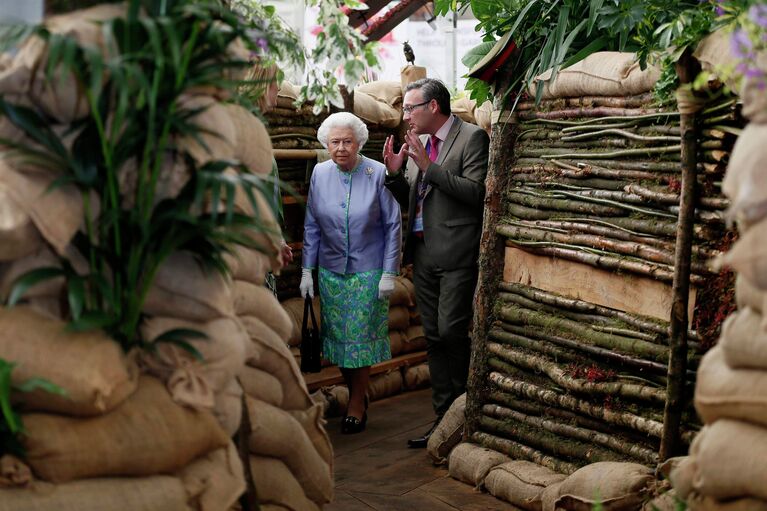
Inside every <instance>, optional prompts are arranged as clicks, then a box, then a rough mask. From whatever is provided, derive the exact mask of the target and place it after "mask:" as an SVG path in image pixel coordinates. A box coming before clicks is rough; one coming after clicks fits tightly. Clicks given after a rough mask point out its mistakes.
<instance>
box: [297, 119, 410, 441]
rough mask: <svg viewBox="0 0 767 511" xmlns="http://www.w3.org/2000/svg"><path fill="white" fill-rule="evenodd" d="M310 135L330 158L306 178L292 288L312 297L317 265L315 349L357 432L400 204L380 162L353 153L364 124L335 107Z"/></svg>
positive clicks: (345, 427) (347, 423)
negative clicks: (298, 273) (331, 372)
mask: <svg viewBox="0 0 767 511" xmlns="http://www.w3.org/2000/svg"><path fill="white" fill-rule="evenodd" d="M317 138H318V139H319V141H320V143H321V144H322V145H323V146H324V147H325V148H326V149H327V150H328V152H329V153H330V158H331V159H330V160H328V161H325V162H322V163H318V164H317V165H316V166H315V167H314V172H313V173H312V178H311V183H310V185H309V197H308V199H307V205H306V220H305V222H304V246H303V269H302V277H301V284H300V289H301V296H303V297H306V296H310V297H313V296H314V291H313V289H314V281H313V278H312V270H315V269H317V270H318V280H319V291H320V307H321V311H322V312H321V317H322V331H321V336H322V340H323V356H324V357H325V358H326V359H327V360H329V361H330V362H332V363H334V364H337V365H338V367H339V368H340V369H341V373H342V374H343V376H344V380H346V384H347V385H348V387H349V406H348V408H347V412H346V415H345V416H344V418H343V422H342V423H341V432H342V433H358V432H360V431H362V430H364V429H365V424H366V422H367V403H368V400H367V396H366V394H367V387H368V380H369V376H370V366H371V365H373V364H375V363H378V362H381V361H384V360H387V359H389V358H391V350H390V347H389V335H388V312H389V298H388V297H389V295H390V294H391V292H392V291H393V290H394V277H395V276H396V275H397V273H398V271H399V264H400V244H401V239H402V237H401V233H400V230H401V225H400V224H401V219H400V208H399V204H398V203H397V201H396V200H395V199H394V196H393V195H392V194H391V192H389V190H388V189H387V188H386V187H385V186H384V179H385V174H386V168H385V167H384V165H383V164H381V163H379V162H377V161H374V160H371V159H370V158H367V157H365V156H362V155H361V154H360V153H359V151H360V149H362V146H364V145H365V142H367V139H368V130H367V127H366V126H365V123H363V122H362V121H361V120H360V119H359V118H357V117H356V116H354V115H353V114H351V113H348V112H339V113H335V114H332V115H330V116H329V117H328V118H327V119H326V120H325V121H324V122H323V123H322V125H321V126H320V127H319V129H318V130H317Z"/></svg>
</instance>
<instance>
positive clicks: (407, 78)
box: [399, 65, 426, 97]
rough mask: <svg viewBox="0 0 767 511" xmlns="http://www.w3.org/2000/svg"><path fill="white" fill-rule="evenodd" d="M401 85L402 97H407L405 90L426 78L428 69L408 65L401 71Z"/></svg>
mask: <svg viewBox="0 0 767 511" xmlns="http://www.w3.org/2000/svg"><path fill="white" fill-rule="evenodd" d="M399 75H400V85H401V86H402V96H403V97H404V95H405V88H406V87H407V86H408V85H409V84H411V83H413V82H416V81H418V80H420V79H421V78H426V68H425V67H423V66H413V65H407V66H405V67H403V68H402V69H400V70H399Z"/></svg>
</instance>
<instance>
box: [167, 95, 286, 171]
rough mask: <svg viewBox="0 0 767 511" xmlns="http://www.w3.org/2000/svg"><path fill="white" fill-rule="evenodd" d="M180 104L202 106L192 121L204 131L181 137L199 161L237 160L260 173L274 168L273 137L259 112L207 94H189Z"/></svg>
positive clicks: (188, 107)
mask: <svg viewBox="0 0 767 511" xmlns="http://www.w3.org/2000/svg"><path fill="white" fill-rule="evenodd" d="M178 104H179V107H180V108H182V109H184V110H197V109H201V111H200V112H199V113H197V114H196V115H194V116H192V117H191V119H190V122H191V123H192V124H195V125H197V126H199V127H201V128H203V129H204V131H203V132H202V133H199V134H197V136H196V137H193V136H191V135H190V136H186V137H182V138H181V139H180V140H179V141H178V145H179V147H180V148H181V149H183V150H185V151H188V152H189V154H190V155H191V156H192V158H193V159H194V161H195V162H196V163H197V165H204V164H205V163H208V162H211V161H216V160H237V161H239V162H241V163H242V164H243V165H245V167H246V168H247V169H249V170H250V171H251V172H254V173H256V174H261V175H267V174H269V172H271V170H272V143H271V139H270V138H269V133H268V132H267V131H266V128H265V127H264V124H263V123H262V122H261V121H260V120H259V119H258V118H257V117H256V116H255V115H253V114H252V113H250V112H249V111H248V110H246V109H245V108H243V107H241V106H239V105H234V104H228V103H221V102H219V101H216V100H215V99H214V98H213V97H211V96H207V95H191V94H185V95H183V96H182V97H180V98H179V101H178Z"/></svg>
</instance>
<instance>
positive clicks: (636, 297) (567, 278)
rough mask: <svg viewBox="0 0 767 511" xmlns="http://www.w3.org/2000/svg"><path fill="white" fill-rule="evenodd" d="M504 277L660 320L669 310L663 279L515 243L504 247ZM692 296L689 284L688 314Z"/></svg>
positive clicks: (692, 306) (665, 318) (668, 291)
mask: <svg viewBox="0 0 767 511" xmlns="http://www.w3.org/2000/svg"><path fill="white" fill-rule="evenodd" d="M503 280H505V281H507V282H515V283H521V284H525V285H528V286H533V287H537V288H539V289H543V290H544V291H550V292H552V293H557V294H560V295H563V296H567V297H570V298H577V299H579V300H584V301H587V302H591V303H596V304H598V305H603V306H605V307H610V308H611V309H617V310H621V311H625V312H629V313H632V314H639V315H642V316H650V317H653V318H658V319H662V320H663V321H668V320H669V318H670V314H671V301H672V289H671V285H669V284H666V283H665V282H660V281H658V280H653V279H649V278H646V277H642V276H640V275H635V274H632V273H627V272H625V273H614V272H610V271H607V270H602V269H601V268H595V267H593V266H590V265H588V264H583V263H579V262H575V261H568V260H566V259H558V258H554V257H548V256H539V255H535V254H531V253H529V252H525V251H524V250H520V249H518V248H514V247H506V256H505V264H504V269H503ZM695 297H696V290H695V289H694V288H690V300H689V307H688V313H689V317H690V318H692V312H693V310H694V309H695Z"/></svg>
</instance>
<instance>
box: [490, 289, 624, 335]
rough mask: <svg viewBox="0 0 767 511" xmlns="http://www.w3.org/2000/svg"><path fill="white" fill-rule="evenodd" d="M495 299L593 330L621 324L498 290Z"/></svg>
mask: <svg viewBox="0 0 767 511" xmlns="http://www.w3.org/2000/svg"><path fill="white" fill-rule="evenodd" d="M497 298H498V300H501V301H502V302H504V303H509V304H516V305H519V306H520V307H523V308H525V309H531V310H536V311H538V312H545V313H547V314H553V315H555V316H561V317H564V318H568V319H572V320H574V321H580V322H582V323H585V324H588V325H591V326H592V328H593V325H595V324H605V325H606V324H609V325H621V324H622V323H620V322H619V321H618V320H616V319H614V318H608V317H604V316H600V315H597V314H588V313H582V312H575V311H572V310H569V309H561V308H559V307H555V306H552V305H547V304H543V303H540V302H536V301H535V300H531V299H530V298H528V297H526V296H523V295H520V294H516V293H507V292H504V291H503V290H499V292H498V296H497Z"/></svg>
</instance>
